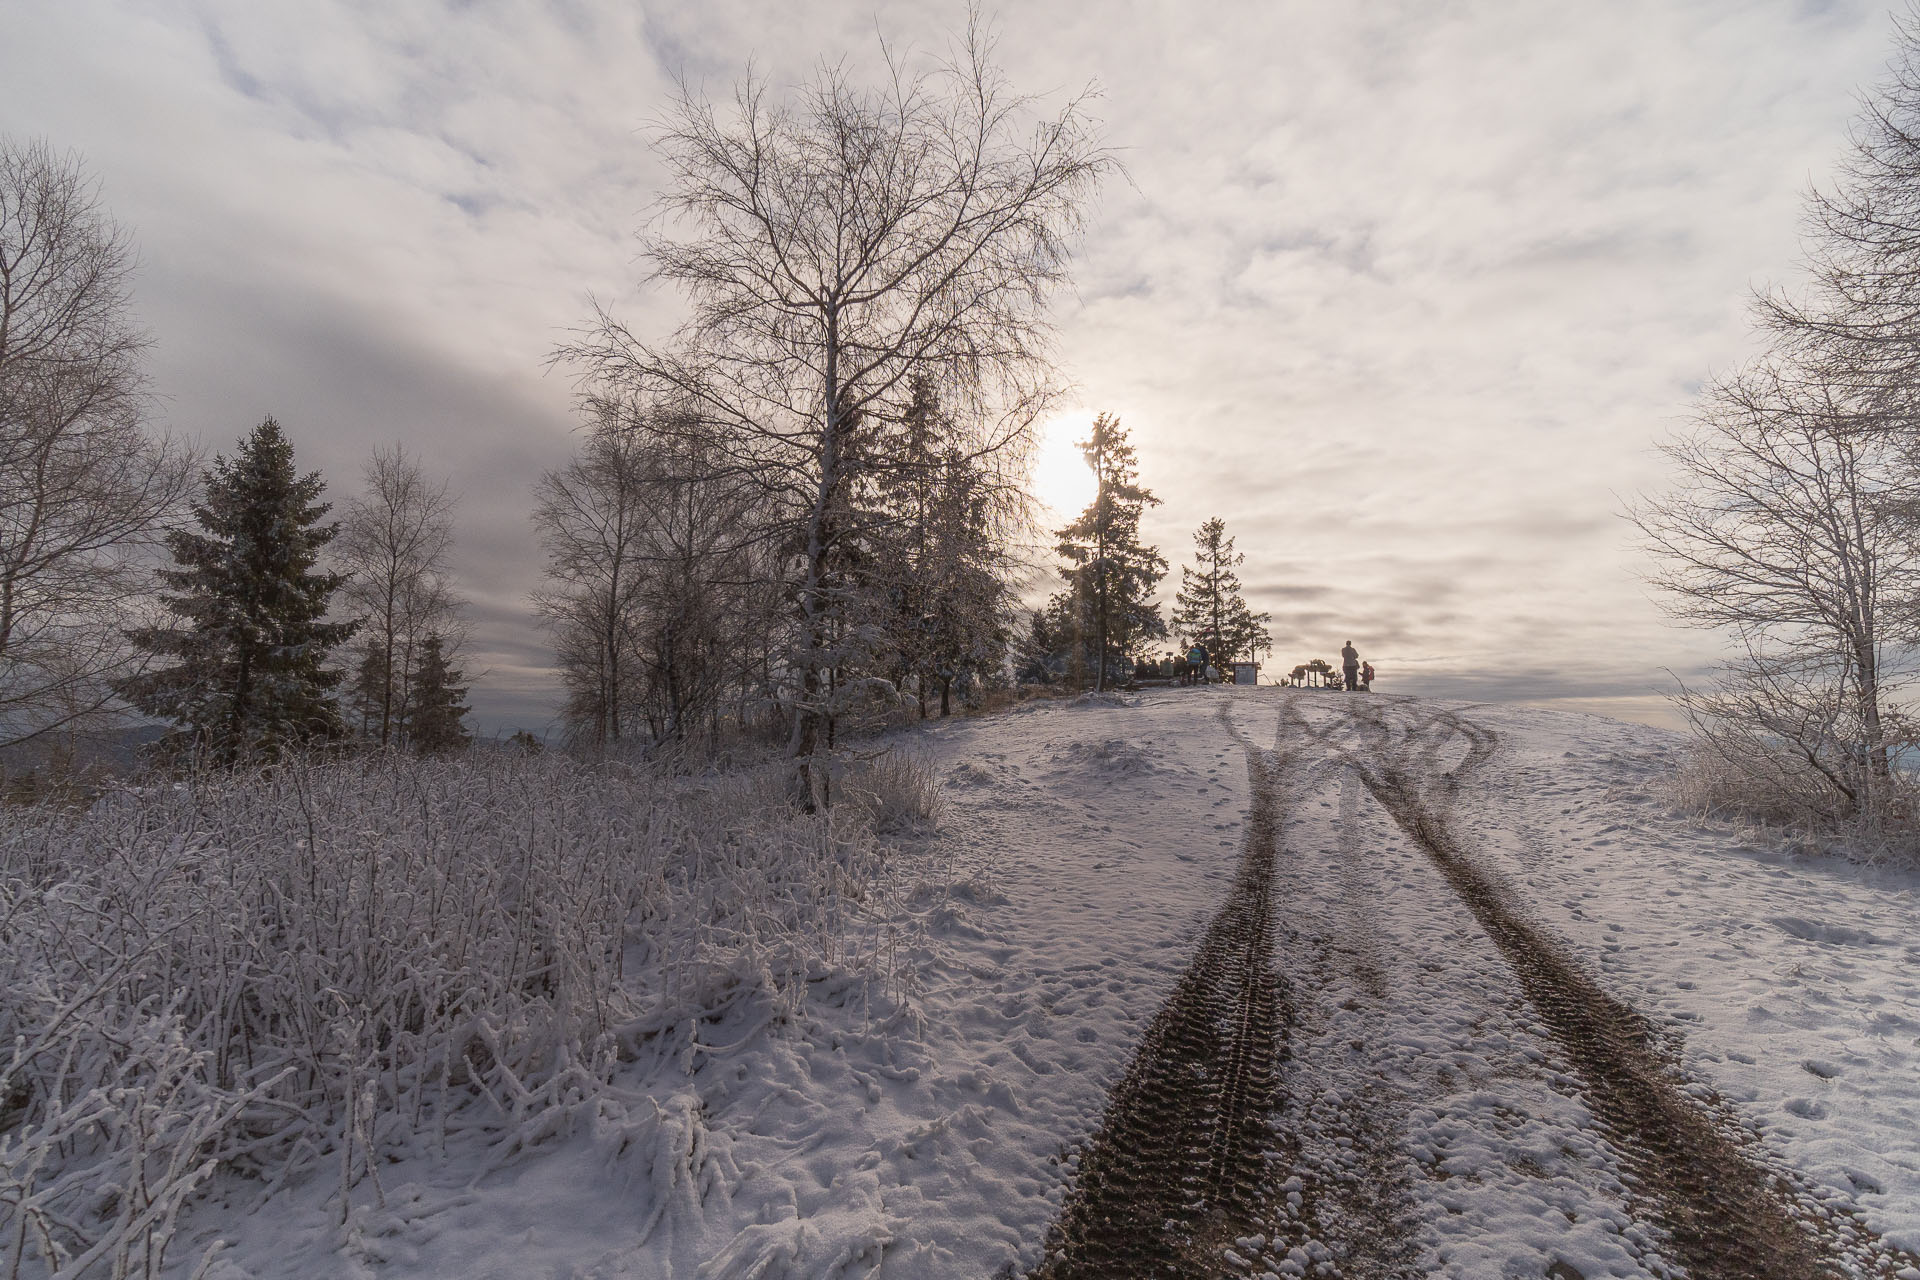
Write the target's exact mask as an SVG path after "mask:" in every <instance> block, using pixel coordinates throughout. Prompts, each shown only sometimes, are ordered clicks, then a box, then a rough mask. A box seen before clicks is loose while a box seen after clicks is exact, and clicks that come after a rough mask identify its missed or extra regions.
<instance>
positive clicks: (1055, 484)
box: [1033, 413, 1097, 520]
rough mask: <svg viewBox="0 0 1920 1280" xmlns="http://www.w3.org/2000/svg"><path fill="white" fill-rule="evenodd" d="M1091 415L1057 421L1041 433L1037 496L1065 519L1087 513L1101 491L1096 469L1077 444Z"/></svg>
mask: <svg viewBox="0 0 1920 1280" xmlns="http://www.w3.org/2000/svg"><path fill="white" fill-rule="evenodd" d="M1091 421H1092V418H1091V415H1089V414H1084V413H1074V414H1066V415H1063V416H1061V417H1058V418H1054V419H1053V420H1052V421H1050V422H1048V423H1047V424H1046V425H1045V426H1044V427H1042V428H1041V430H1040V448H1039V450H1038V451H1037V452H1036V453H1035V455H1034V460H1033V493H1034V496H1035V497H1036V498H1038V499H1040V501H1041V502H1043V503H1044V504H1046V506H1047V507H1048V508H1049V509H1050V510H1051V511H1052V512H1053V513H1054V514H1055V515H1057V516H1059V517H1061V519H1062V520H1071V519H1072V518H1073V517H1074V516H1077V515H1079V514H1080V513H1081V512H1082V511H1084V510H1086V507H1087V504H1088V503H1090V502H1092V501H1093V497H1094V492H1095V490H1096V488H1097V486H1096V483H1095V481H1094V477H1093V468H1091V467H1089V466H1088V465H1087V460H1086V458H1085V457H1083V456H1082V455H1081V453H1080V446H1079V444H1078V443H1077V442H1078V441H1079V440H1081V439H1083V438H1084V437H1085V436H1086V434H1087V431H1088V429H1089V424H1090V423H1091Z"/></svg>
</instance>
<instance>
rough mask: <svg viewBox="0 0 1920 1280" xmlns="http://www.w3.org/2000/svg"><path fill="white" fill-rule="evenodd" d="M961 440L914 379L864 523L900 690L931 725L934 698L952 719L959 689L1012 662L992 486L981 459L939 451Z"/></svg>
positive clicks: (867, 574)
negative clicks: (912, 695)
mask: <svg viewBox="0 0 1920 1280" xmlns="http://www.w3.org/2000/svg"><path fill="white" fill-rule="evenodd" d="M954 435H955V431H954V428H953V426H952V424H951V421H950V416H949V414H948V411H947V409H946V408H945V406H944V405H943V404H942V403H941V398H940V394H939V391H938V389H937V388H936V387H935V386H934V384H933V383H932V381H931V380H929V379H926V378H922V377H914V378H912V379H910V380H909V398H908V403H907V405H906V408H905V411H904V412H903V413H902V415H901V419H900V423H899V425H898V428H897V429H896V430H895V431H894V432H893V433H892V434H891V436H890V438H889V440H888V441H887V444H886V446H885V447H886V452H887V454H888V461H887V464H886V465H885V466H884V467H879V466H876V468H875V469H876V471H877V472H878V475H877V479H876V483H875V484H874V486H873V497H872V500H871V503H870V505H871V507H872V510H870V511H868V512H865V513H863V518H864V521H865V523H866V524H867V526H868V528H869V530H870V534H869V536H868V537H867V538H866V539H865V540H864V546H863V551H864V554H863V556H862V559H861V562H860V574H859V576H860V577H861V578H862V579H864V580H865V583H866V585H868V586H870V587H871V588H872V589H873V594H874V596H875V597H876V599H877V600H878V601H879V602H880V609H881V618H880V622H881V627H882V629H883V630H884V633H885V638H884V645H885V650H886V654H887V657H888V659H889V661H890V664H891V666H892V668H893V675H894V678H895V683H896V684H897V685H898V686H899V687H900V688H903V689H904V688H905V687H906V686H907V685H908V684H909V683H911V684H912V685H913V687H914V690H915V692H916V694H917V696H918V699H919V703H920V710H921V714H922V715H923V716H924V715H925V714H926V699H927V697H928V695H929V693H931V692H932V691H933V690H935V689H938V691H939V694H940V714H941V715H943V716H944V715H946V714H948V711H949V709H950V698H951V694H952V690H953V685H954V683H955V681H957V680H963V679H969V678H970V679H975V680H978V679H984V678H986V677H988V676H990V675H992V674H994V673H997V672H998V671H999V670H1000V669H1001V667H1002V666H1003V665H1004V664H1005V661H1006V654H1007V643H1008V636H1007V630H1006V626H1005V622H1004V619H1003V614H1004V612H1005V609H1004V606H1005V604H1006V601H1007V595H1008V592H1007V587H1006V582H1005V579H1004V577H1003V574H1002V572H1001V570H1002V565H1001V560H1002V554H1001V552H1000V550H999V548H998V546H997V544H996V540H995V537H994V528H993V519H992V510H991V483H990V480H989V477H988V476H987V475H986V473H985V472H984V471H983V470H982V468H981V466H980V463H979V461H978V460H977V459H974V458H972V457H970V456H968V455H967V454H965V453H964V452H962V451H961V450H959V449H957V448H953V447H951V446H949V447H947V448H945V449H940V448H937V447H936V445H937V444H938V442H939V441H940V440H942V439H951V438H952V437H953V436H954Z"/></svg>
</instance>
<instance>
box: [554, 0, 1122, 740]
mask: <svg viewBox="0 0 1920 1280" xmlns="http://www.w3.org/2000/svg"><path fill="white" fill-rule="evenodd" d="M991 53H992V49H991V42H990V40H989V38H988V36H987V34H986V33H985V31H984V30H983V29H982V27H981V25H980V23H979V21H978V18H977V17H976V18H975V19H974V21H973V22H972V23H971V24H970V26H969V28H968V31H967V33H966V36H965V39H964V41H963V42H962V43H961V45H960V47H959V48H958V49H957V51H956V52H955V54H954V55H953V56H952V57H950V58H949V59H947V60H946V61H945V62H943V63H942V64H940V65H939V66H937V67H935V68H934V69H932V70H929V71H926V72H924V73H918V74H914V73H909V72H908V71H907V70H906V69H905V68H903V67H902V66H901V65H900V63H899V62H898V61H896V60H895V59H894V58H893V57H892V56H891V55H888V57H887V59H886V72H887V74H886V77H885V78H884V79H883V80H882V82H881V83H880V85H879V86H878V87H876V88H863V87H860V86H857V85H856V84H855V83H854V82H853V79H852V78H851V76H850V75H849V73H848V72H847V70H846V68H845V67H844V66H842V65H834V66H828V67H826V68H824V69H823V70H822V71H821V72H820V73H819V75H818V76H817V77H816V78H815V79H814V80H813V81H812V82H811V83H809V84H807V85H805V86H803V87H801V88H800V89H799V90H798V91H797V92H796V93H795V94H794V96H793V97H792V99H791V100H790V101H777V100H775V98H774V96H773V95H772V94H771V93H770V92H769V87H768V85H767V84H766V83H765V82H764V81H762V80H759V79H757V78H753V77H749V78H748V79H746V80H745V81H743V82H742V83H741V84H740V85H739V87H738V89H737V90H736V92H735V95H734V98H733V101H732V103H731V104H730V105H729V106H728V107H727V108H726V109H722V108H719V107H716V106H715V105H714V104H713V103H711V102H708V101H706V100H704V99H701V98H698V97H696V96H695V95H694V94H693V93H691V92H690V91H687V90H685V89H683V90H682V93H681V95H680V97H679V99H678V100H677V102H676V103H675V105H674V108H673V110H672V114H671V117H670V119H669V121H668V122H667V123H666V124H665V126H664V127H663V128H662V129H661V130H660V131H659V133H658V135H657V137H656V139H655V145H656V148H657V150H658V151H659V153H660V155H661V157H662V159H663V160H664V162H665V164H666V167H667V171H668V175H669V179H668V181H669V186H668V190H667V193H666V195H665V196H664V198H663V201H662V210H661V212H662V222H661V224H660V229H659V230H658V231H657V232H656V233H655V234H652V235H649V236H648V237H647V238H646V239H645V251H646V255H647V257H648V259H649V260H650V261H651V263H652V265H653V275H654V278H655V279H658V280H662V281H665V282H667V283H670V284H672V285H675V286H677V287H678V288H679V289H680V290H681V291H682V292H683V293H684V295H685V296H686V298H687V300H688V301H689V302H690V303H691V306H692V315H691V317H690V318H689V319H688V320H687V322H686V323H685V325H684V326H683V327H682V328H681V329H680V331H679V333H678V335H677V337H676V338H675V339H674V340H673V341H671V342H669V343H666V344H656V343H652V342H647V341H643V340H642V339H640V338H638V337H636V336H635V335H634V334H632V333H630V332H629V331H628V330H627V329H626V328H625V327H624V326H623V325H622V324H621V323H620V322H619V321H618V320H616V319H615V318H614V317H613V316H611V315H609V314H607V313H606V312H605V311H604V310H603V311H601V313H600V314H599V316H598V324H597V326H596V327H595V328H594V329H593V330H592V331H590V332H589V333H588V334H587V335H585V336H584V337H583V338H582V340H581V341H579V342H577V343H575V344H574V345H572V346H570V347H568V348H566V349H564V350H563V351H562V352H561V353H560V354H561V358H563V359H568V360H572V361H574V362H577V364H578V366H579V367H580V368H581V369H582V370H583V371H584V373H585V374H586V375H587V376H588V377H589V378H590V379H591V380H592V381H593V382H594V383H596V384H598V385H615V386H625V387H628V388H632V389H638V390H643V391H652V392H655V393H659V394H664V395H665V396H667V397H669V398H671V399H675V400H678V401H681V402H684V403H685V404H686V405H687V406H688V407H689V408H690V410H691V411H692V413H693V414H694V415H695V417H696V419H697V421H699V422H700V423H701V424H702V430H703V431H704V432H707V433H710V438H711V442H712V443H713V445H714V446H715V447H716V448H717V449H718V450H720V451H721V453H722V454H723V455H724V457H725V460H726V462H727V464H728V465H729V466H730V467H731V468H733V469H735V470H736V471H738V472H739V473H740V474H743V475H747V476H750V477H752V478H753V480H754V481H755V482H756V483H757V484H759V485H760V486H761V487H762V488H763V489H764V490H765V491H766V493H767V494H768V496H769V500H770V503H771V505H773V506H775V507H778V508H779V509H781V510H783V511H786V512H790V513H791V514H790V517H789V524H788V527H787V530H786V532H785V535H784V536H785V540H786V542H787V543H788V545H789V546H790V547H791V549H792V552H791V553H792V557H793V564H794V569H793V573H792V583H791V586H792V599H793V607H794V611H795V622H796V625H797V630H798V633H799V634H798V642H797V647H796V650H795V652H794V653H793V655H792V656H791V659H790V664H789V665H790V669H791V671H792V672H793V674H794V677H795V679H794V684H795V687H794V688H793V690H792V691H791V694H790V697H791V705H792V711H793V721H792V733H791V738H790V743H789V747H790V750H791V752H792V754H793V755H794V756H796V757H805V756H809V755H811V754H813V753H814V752H815V751H816V750H818V749H821V748H823V747H824V746H825V745H826V743H827V741H828V739H829V738H830V735H831V721H832V717H833V715H834V713H835V707H836V701H835V698H836V693H835V691H836V688H837V687H839V682H838V681H837V679H836V674H835V673H836V672H837V671H838V670H839V669H840V668H841V667H843V666H845V665H846V663H847V661H848V658H849V654H848V652H847V651H846V650H845V648H844V644H845V643H847V642H850V641H851V640H852V639H854V638H857V636H858V634H859V629H858V628H854V627H850V626H848V625H847V619H848V613H849V608H848V606H849V600H848V597H847V590H848V588H847V586H846V575H845V573H844V569H845V560H846V553H847V548H848V547H849V545H850V542H851V538H852V536H853V535H852V533H851V531H850V529H849V522H848V520H847V519H846V513H847V512H848V511H849V510H851V509H852V508H853V505H854V494H853V492H852V491H853V490H854V489H855V488H856V487H857V485H858V483H859V481H860V478H861V476H862V474H863V473H866V472H869V471H871V470H872V469H874V468H876V467H884V466H886V465H887V457H886V453H885V450H884V441H883V435H884V424H885V423H887V422H888V421H890V420H892V419H895V418H897V416H898V408H899V406H900V405H901V404H902V403H904V401H905V399H906V393H907V384H908V379H909V377H910V376H911V375H913V374H915V373H918V374H921V375H924V376H925V377H927V378H929V379H932V380H934V381H936V382H938V383H939V384H940V385H941V386H942V388H943V389H945V390H946V392H947V394H948V396H949V404H950V405H951V406H952V407H953V408H954V410H955V412H954V413H952V414H951V415H950V416H949V418H948V421H949V422H950V423H952V424H953V435H952V436H951V437H950V438H949V439H945V440H941V441H936V442H933V446H934V449H935V451H936V452H938V453H941V454H945V453H947V452H948V451H949V447H951V449H952V451H954V452H955V454H956V455H957V456H958V457H960V458H961V459H963V460H965V461H967V462H969V463H976V462H977V463H980V464H981V465H983V466H988V465H991V466H994V467H997V468H999V469H1000V470H1001V472H1002V473H1003V474H1004V475H1006V476H1015V475H1017V474H1019V473H1022V472H1023V471H1024V465H1025V455H1026V453H1027V452H1028V451H1029V445H1030V441H1031V433H1032V424H1033V422H1034V420H1035V418H1036V416H1037V414H1038V413H1039V412H1040V411H1041V409H1042V408H1043V407H1044V406H1045V405H1046V404H1047V403H1048V402H1049V400H1050V398H1051V396H1052V395H1053V391H1054V384H1053V380H1052V376H1051V368H1050V363H1049V358H1048V357H1049V354H1050V349H1051V329H1050V326H1049V323H1048V319H1047V305H1048V301H1049V298H1050V296H1051V294H1052V293H1053V292H1054V291H1055V290H1056V289H1057V288H1059V287H1061V286H1062V285H1064V284H1065V283H1066V282H1067V278H1068V277H1067V266H1068V254H1069V249H1070V247H1071V242H1072V240H1073V238H1074V236H1075V235H1076V234H1077V232H1078V230H1079V227H1080V222H1081V211H1082V208H1083V206H1084V203H1085V202H1086V200H1087V199H1089V198H1090V197H1091V195H1092V194H1093V192H1094V191H1095V189H1096V188H1097V186H1098V183H1099V181H1100V179H1101V178H1102V176H1103V175H1104V174H1106V173H1107V172H1108V171H1109V170H1111V169H1112V168H1113V167H1114V165H1115V162H1114V160H1113V158H1112V157H1111V155H1110V154H1109V153H1108V152H1106V151H1105V150H1103V149H1102V148H1101V147H1100V146H1099V145H1098V143H1097V141H1096V139H1095V136H1094V129H1093V125H1092V121H1091V120H1090V118H1089V116H1088V113H1087V104H1086V100H1085V99H1084V97H1083V98H1076V99H1074V100H1073V101H1070V102H1068V103H1067V104H1066V105H1065V106H1064V107H1063V108H1061V109H1060V110H1059V111H1058V112H1056V113H1054V114H1051V115H1042V114H1041V113H1039V112H1038V111H1037V110H1036V104H1035V102H1034V101H1033V100H1032V99H1030V98H1027V97H1023V96H1021V95H1019V94H1016V93H1014V92H1013V91H1012V90H1011V89H1010V87H1009V86H1008V84H1007V82H1006V80H1005V79H1004V77H1003V76H1002V75H1001V73H1000V72H999V71H998V70H997V69H996V68H995V67H994V65H993V64H992V62H991ZM963 401H964V403H963Z"/></svg>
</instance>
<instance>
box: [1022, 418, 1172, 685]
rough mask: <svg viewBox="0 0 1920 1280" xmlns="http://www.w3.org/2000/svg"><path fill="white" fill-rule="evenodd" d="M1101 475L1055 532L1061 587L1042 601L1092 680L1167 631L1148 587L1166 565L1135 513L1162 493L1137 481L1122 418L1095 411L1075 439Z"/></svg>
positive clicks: (1077, 665)
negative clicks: (1087, 499) (1088, 499)
mask: <svg viewBox="0 0 1920 1280" xmlns="http://www.w3.org/2000/svg"><path fill="white" fill-rule="evenodd" d="M1080 451H1081V453H1083V454H1084V455H1085V456H1086V459H1087V465H1088V466H1090V467H1092V468H1093V474H1094V476H1095V478H1096V479H1097V480H1098V482H1099V489H1098V490H1097V492H1096V494H1095V497H1094V499H1093V501H1092V503H1090V504H1089V505H1088V507H1087V509H1086V510H1085V511H1083V512H1082V513H1081V514H1080V518H1079V519H1078V520H1075V521H1074V522H1073V523H1072V524H1070V525H1068V526H1067V527H1066V528H1064V529H1062V530H1061V531H1060V547H1059V551H1060V556H1061V558H1062V559H1063V560H1065V561H1066V562H1067V564H1066V567H1065V568H1064V569H1062V570H1061V576H1062V577H1064V578H1065V579H1066V580H1067V589H1066V590H1065V591H1063V592H1061V593H1060V594H1058V595H1056V596H1055V597H1054V598H1053V600H1052V601H1050V602H1049V604H1048V611H1049V612H1050V613H1052V614H1053V615H1054V619H1055V625H1056V630H1057V631H1064V632H1066V633H1067V634H1070V635H1073V636H1074V637H1075V641H1076V643H1075V645H1074V653H1073V655H1072V662H1071V665H1070V668H1069V669H1070V670H1075V671H1076V674H1077V673H1078V671H1083V670H1084V669H1085V667H1087V666H1090V667H1092V668H1093V673H1094V674H1093V687H1094V688H1095V689H1104V688H1106V686H1107V683H1108V673H1109V672H1110V671H1112V670H1115V669H1116V668H1124V669H1126V670H1129V671H1130V670H1131V669H1132V665H1133V655H1134V653H1135V652H1136V651H1138V649H1139V648H1140V646H1141V644H1142V643H1143V642H1145V641H1147V640H1149V639H1152V638H1153V637H1155V636H1163V635H1165V634H1166V632H1167V627H1166V623H1165V622H1164V621H1163V620H1162V619H1161V617H1160V606H1159V605H1157V604H1155V603H1154V601H1153V591H1154V587H1155V586H1157V585H1158V584H1159V581H1160V579H1161V578H1162V577H1163V576H1165V574H1166V572H1167V562H1166V560H1165V559H1163V558H1162V557H1161V555H1160V552H1159V551H1158V550H1157V549H1155V548H1153V547H1150V546H1147V545H1145V544H1144V543H1142V542H1141V541H1140V513H1141V512H1142V511H1144V510H1145V509H1146V507H1147V506H1148V504H1150V503H1151V504H1154V505H1158V504H1159V501H1160V499H1158V498H1156V497H1154V496H1153V494H1152V493H1150V492H1148V491H1147V490H1146V489H1143V488H1141V487H1140V485H1139V483H1138V481H1139V467H1138V465H1137V462H1136V460H1135V457H1134V452H1133V445H1132V444H1130V443H1129V442H1128V440H1127V433H1126V431H1125V430H1124V429H1122V427H1121V426H1120V420H1119V419H1118V418H1115V417H1113V416H1112V415H1110V414H1104V413H1103V414H1101V415H1100V416H1099V417H1098V418H1096V419H1095V420H1094V423H1093V430H1092V432H1091V433H1090V434H1089V435H1088V437H1087V439H1086V440H1084V441H1082V442H1081V444H1080Z"/></svg>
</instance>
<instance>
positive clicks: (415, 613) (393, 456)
mask: <svg viewBox="0 0 1920 1280" xmlns="http://www.w3.org/2000/svg"><path fill="white" fill-rule="evenodd" d="M361 484H362V488H361V492H360V493H359V494H358V495H357V496H355V497H354V498H353V499H352V500H351V501H350V502H349V503H348V504H347V511H346V518H345V519H344V520H343V521H342V522H341V528H340V537H339V540H338V541H337V542H336V543H335V554H336V556H337V557H338V559H339V561H340V564H341V566H342V568H343V569H344V570H345V572H346V575H347V581H346V584H345V586H344V587H343V588H342V590H341V595H342V597H343V598H344V600H345V603H346V604H347V606H348V607H349V608H350V609H351V610H353V611H355V612H356V613H358V614H359V615H361V616H363V617H364V618H365V623H364V625H363V627H362V631H361V634H362V635H363V636H364V637H365V643H366V645H367V649H366V651H365V652H364V654H363V663H362V672H361V673H362V677H363V678H362V681H361V683H362V684H363V685H364V686H366V687H364V688H363V689H362V690H361V691H360V692H361V696H362V697H363V698H364V699H365V700H366V701H367V703H368V709H369V711H370V712H371V713H372V714H371V715H370V716H369V720H370V721H371V722H372V723H371V724H369V726H368V727H369V729H372V728H373V727H374V725H377V727H378V736H379V739H380V743H381V745H382V746H385V745H386V744H387V743H388V742H389V741H391V740H392V738H393V736H394V735H395V734H396V733H398V732H399V731H400V727H401V726H402V725H404V724H405V723H406V721H407V710H408V699H409V697H410V694H411V690H412V683H413V677H414V672H415V668H416V667H417V666H418V665H419V659H420V655H421V651H422V647H423V646H424V644H425V642H426V639H427V637H428V636H429V635H438V636H440V638H441V640H442V641H443V643H446V644H447V647H448V649H449V652H450V653H451V651H452V650H453V649H455V648H457V647H458V632H457V626H456V623H457V616H458V612H459V607H460V599H459V597H458V595H457V594H456V593H455V592H454V589H453V584H452V581H451V579H450V577H449V572H448V560H449V558H450V557H451V556H452V554H453V506H454V500H453V498H452V497H451V496H450V495H449V494H448V492H447V486H446V483H445V482H444V481H442V482H438V483H436V482H434V481H431V480H429V479H428V478H427V476H426V473H425V472H424V471H423V470H422V469H421V466H420V461H419V459H418V458H416V457H414V456H412V455H410V454H409V453H408V452H407V451H406V448H405V447H404V446H402V445H394V446H393V447H392V448H390V449H389V448H376V449H375V450H374V451H373V458H372V460H371V461H369V462H368V463H367V465H366V468H365V469H364V470H363V471H362V473H361Z"/></svg>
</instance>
